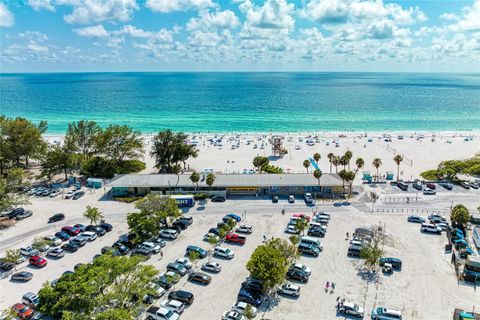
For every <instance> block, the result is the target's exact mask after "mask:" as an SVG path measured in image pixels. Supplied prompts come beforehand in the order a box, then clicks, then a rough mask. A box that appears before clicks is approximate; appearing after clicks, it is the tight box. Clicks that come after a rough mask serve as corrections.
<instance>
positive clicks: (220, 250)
mask: <svg viewBox="0 0 480 320" xmlns="http://www.w3.org/2000/svg"><path fill="white" fill-rule="evenodd" d="M213 255H214V256H216V257H221V258H225V259H233V257H234V256H235V253H234V252H233V250H231V249H229V248H224V247H220V246H218V247H215V249H213Z"/></svg>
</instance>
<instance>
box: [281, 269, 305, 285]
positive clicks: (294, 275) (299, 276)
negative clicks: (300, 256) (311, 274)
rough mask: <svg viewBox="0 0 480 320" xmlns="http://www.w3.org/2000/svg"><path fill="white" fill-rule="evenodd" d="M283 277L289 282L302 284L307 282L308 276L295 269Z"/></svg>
mask: <svg viewBox="0 0 480 320" xmlns="http://www.w3.org/2000/svg"><path fill="white" fill-rule="evenodd" d="M285 277H286V278H287V279H289V280H297V281H300V282H304V283H307V282H308V274H307V273H306V272H304V271H301V270H297V269H289V270H288V271H287V274H286V275H285Z"/></svg>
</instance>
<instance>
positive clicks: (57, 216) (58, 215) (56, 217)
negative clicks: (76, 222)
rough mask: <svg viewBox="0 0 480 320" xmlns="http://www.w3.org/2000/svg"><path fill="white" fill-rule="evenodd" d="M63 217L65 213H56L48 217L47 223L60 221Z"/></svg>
mask: <svg viewBox="0 0 480 320" xmlns="http://www.w3.org/2000/svg"><path fill="white" fill-rule="evenodd" d="M64 219H65V215H64V214H63V213H56V214H54V215H53V216H51V217H50V218H48V223H52V222H57V221H62V220H64Z"/></svg>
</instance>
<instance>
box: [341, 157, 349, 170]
mask: <svg viewBox="0 0 480 320" xmlns="http://www.w3.org/2000/svg"><path fill="white" fill-rule="evenodd" d="M340 164H341V165H342V166H343V170H347V164H348V159H347V157H346V156H345V155H343V156H341V157H340Z"/></svg>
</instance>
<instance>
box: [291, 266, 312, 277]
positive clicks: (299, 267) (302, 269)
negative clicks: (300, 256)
mask: <svg viewBox="0 0 480 320" xmlns="http://www.w3.org/2000/svg"><path fill="white" fill-rule="evenodd" d="M290 268H291V269H295V270H300V271H303V272H305V273H306V274H308V275H309V276H310V275H311V274H312V270H310V268H309V267H307V266H306V265H304V264H301V263H294V264H292V266H291V267H290Z"/></svg>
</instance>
